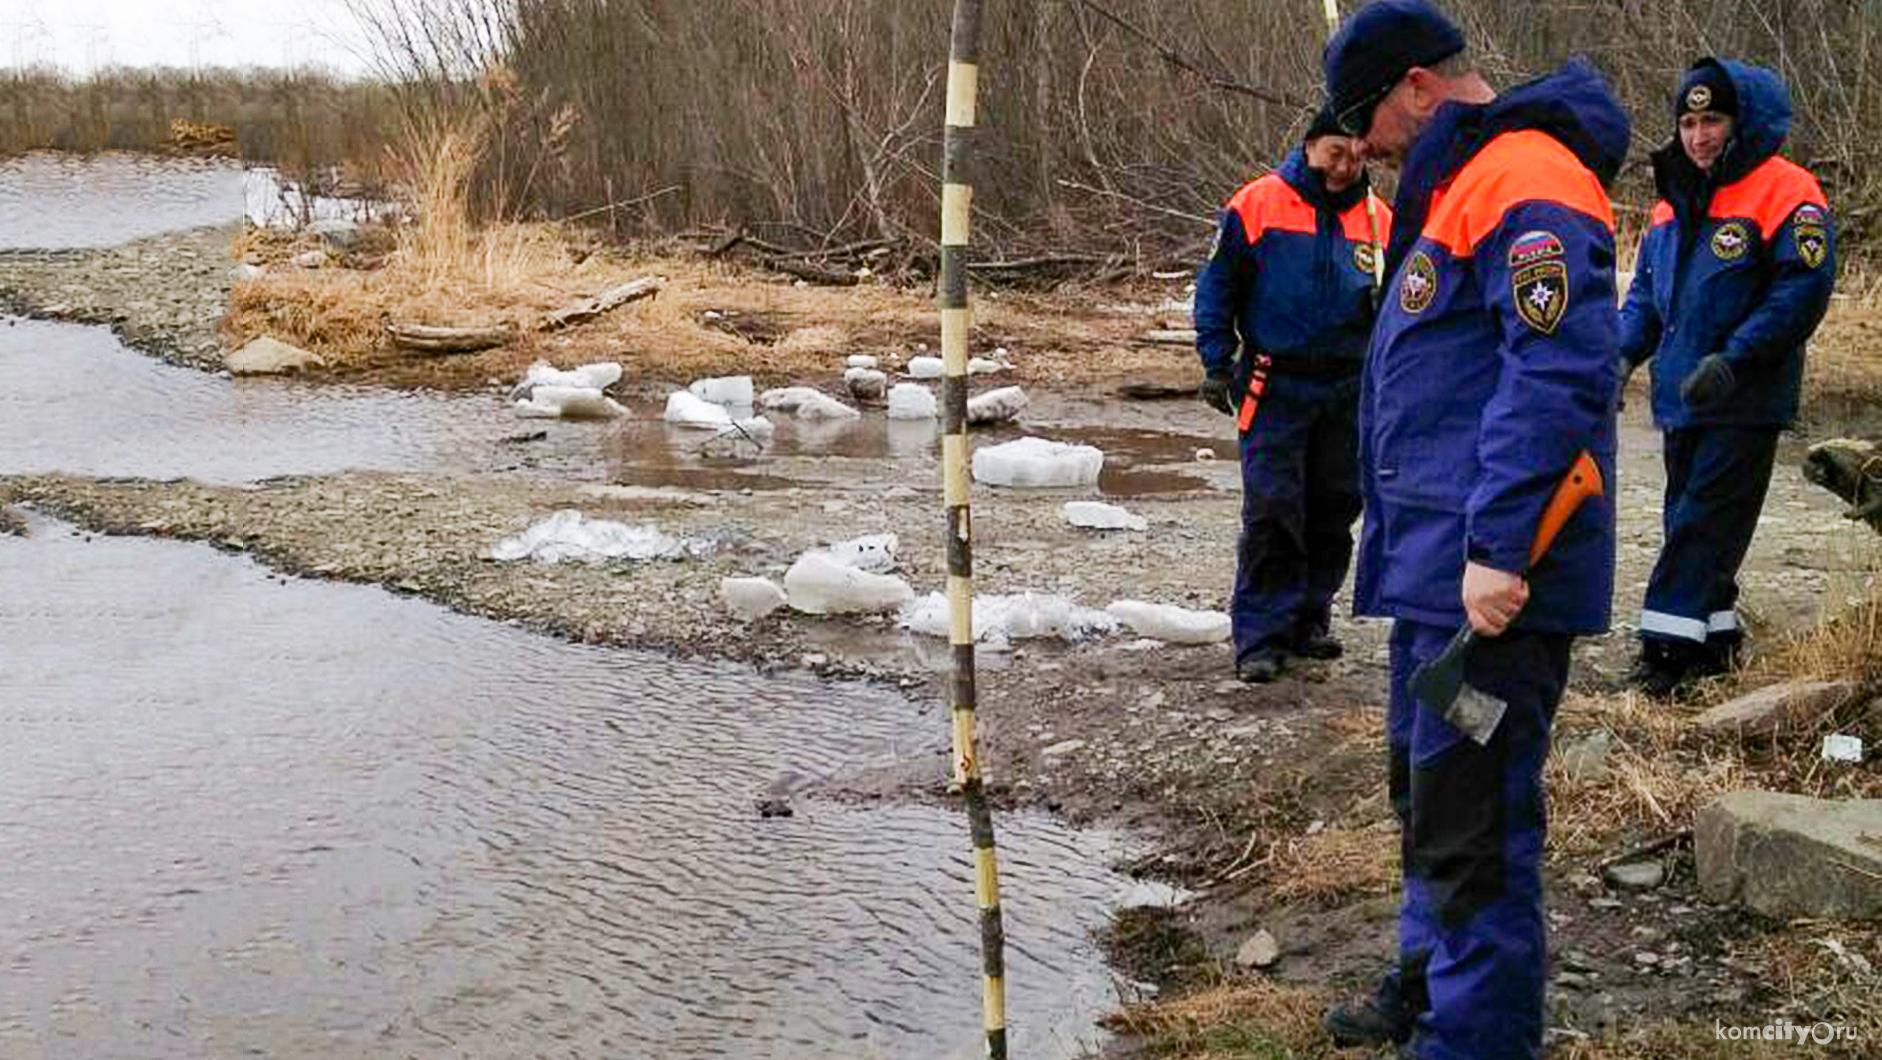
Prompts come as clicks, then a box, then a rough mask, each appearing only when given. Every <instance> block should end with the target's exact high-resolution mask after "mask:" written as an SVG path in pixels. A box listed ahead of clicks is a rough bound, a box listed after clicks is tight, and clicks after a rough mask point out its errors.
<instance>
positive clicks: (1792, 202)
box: [1707, 155, 1829, 240]
mask: <svg viewBox="0 0 1882 1060" xmlns="http://www.w3.org/2000/svg"><path fill="white" fill-rule="evenodd" d="M1805 203H1809V204H1810V205H1812V206H1822V207H1825V208H1827V207H1828V206H1829V203H1828V202H1827V201H1826V200H1825V199H1824V198H1823V189H1822V188H1821V187H1819V186H1818V185H1817V178H1815V177H1813V176H1811V175H1810V171H1809V170H1807V169H1805V168H1804V167H1802V166H1800V165H1798V164H1797V163H1795V162H1792V161H1791V160H1790V159H1787V158H1780V157H1778V156H1777V155H1772V156H1771V157H1770V158H1767V159H1765V160H1764V162H1763V164H1762V165H1760V166H1758V168H1756V169H1754V170H1752V171H1751V172H1750V173H1747V174H1745V178H1744V179H1743V180H1740V181H1739V182H1738V183H1736V184H1730V185H1727V186H1725V187H1723V188H1720V189H1719V190H1718V191H1717V192H1716V193H1714V194H1713V196H1712V208H1711V209H1710V210H1708V211H1707V212H1708V213H1709V214H1710V215H1711V216H1712V217H1716V218H1724V217H1743V218H1746V219H1748V220H1750V221H1752V222H1753V223H1755V224H1756V225H1757V226H1758V228H1759V229H1760V230H1762V231H1763V233H1764V238H1765V239H1767V240H1769V239H1770V238H1771V237H1772V236H1774V235H1776V234H1777V230H1778V229H1780V228H1782V227H1784V222H1785V221H1788V220H1790V215H1791V214H1792V212H1794V211H1795V210H1796V209H1797V208H1798V207H1799V206H1802V205H1804V204H1805Z"/></svg>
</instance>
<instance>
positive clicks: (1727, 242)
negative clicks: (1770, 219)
mask: <svg viewBox="0 0 1882 1060" xmlns="http://www.w3.org/2000/svg"><path fill="white" fill-rule="evenodd" d="M1750 249H1751V230H1750V229H1748V228H1746V227H1745V222H1743V221H1727V222H1725V223H1724V224H1722V225H1720V226H1719V230H1718V231H1716V232H1714V233H1712V253H1713V254H1715V255H1717V256H1718V259H1719V260H1720V261H1735V260H1737V259H1738V258H1742V257H1744V256H1745V251H1747V250H1750Z"/></svg>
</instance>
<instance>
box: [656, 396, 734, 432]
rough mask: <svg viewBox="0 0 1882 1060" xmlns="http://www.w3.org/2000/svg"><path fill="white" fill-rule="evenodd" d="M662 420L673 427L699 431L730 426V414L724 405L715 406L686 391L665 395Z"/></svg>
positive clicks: (723, 428) (722, 428)
mask: <svg viewBox="0 0 1882 1060" xmlns="http://www.w3.org/2000/svg"><path fill="white" fill-rule="evenodd" d="M664 418H665V419H666V421H667V422H668V423H671V424H672V425H673V426H675V427H691V428H696V429H700V430H725V429H727V428H729V427H731V426H732V414H731V413H730V412H728V411H726V408H725V406H724V405H715V404H713V403H712V402H710V401H706V400H704V399H703V398H701V397H699V395H697V394H694V393H692V392H691V391H687V390H675V391H674V392H673V393H671V394H668V395H667V410H666V413H665V416H664Z"/></svg>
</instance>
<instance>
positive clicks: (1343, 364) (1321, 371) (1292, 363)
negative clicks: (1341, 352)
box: [1257, 354, 1359, 379]
mask: <svg viewBox="0 0 1882 1060" xmlns="http://www.w3.org/2000/svg"><path fill="white" fill-rule="evenodd" d="M1267 361H1268V363H1267V364H1266V365H1263V366H1262V370H1263V371H1266V372H1267V373H1268V374H1269V375H1292V376H1299V377H1301V378H1303V379H1345V378H1348V377H1351V376H1355V375H1358V374H1359V362H1358V361H1352V360H1347V359H1345V358H1340V357H1277V356H1275V355H1273V354H1269V355H1268V358H1267ZM1257 363H1259V362H1257Z"/></svg>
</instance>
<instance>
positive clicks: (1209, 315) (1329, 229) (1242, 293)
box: [1195, 147, 1392, 380]
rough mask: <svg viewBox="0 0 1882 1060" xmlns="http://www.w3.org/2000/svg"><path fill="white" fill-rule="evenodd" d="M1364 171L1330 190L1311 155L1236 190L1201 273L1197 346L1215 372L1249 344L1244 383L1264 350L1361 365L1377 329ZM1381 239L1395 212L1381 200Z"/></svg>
mask: <svg viewBox="0 0 1882 1060" xmlns="http://www.w3.org/2000/svg"><path fill="white" fill-rule="evenodd" d="M1367 189H1368V185H1367V182H1366V178H1365V176H1364V174H1363V173H1362V174H1361V176H1360V178H1359V180H1357V181H1355V182H1354V183H1353V184H1352V185H1351V186H1350V187H1347V188H1345V189H1344V190H1342V191H1340V192H1338V193H1333V192H1329V191H1328V190H1327V188H1326V184H1325V182H1324V181H1322V179H1321V174H1320V172H1319V171H1318V170H1315V169H1311V168H1309V167H1308V165H1307V158H1306V153H1305V152H1304V151H1303V150H1302V149H1300V148H1298V147H1297V148H1295V149H1294V150H1293V152H1292V153H1290V154H1289V155H1288V156H1287V160H1286V161H1285V162H1283V163H1282V164H1281V168H1280V169H1279V170H1277V171H1275V172H1273V173H1270V174H1268V175H1267V176H1265V177H1262V178H1260V179H1258V180H1255V181H1252V182H1250V183H1248V184H1246V185H1244V186H1243V187H1242V189H1241V190H1240V191H1238V192H1236V193H1235V196H1234V197H1233V198H1231V199H1230V200H1229V202H1228V206H1227V207H1225V208H1224V209H1223V211H1222V221H1221V225H1220V227H1219V228H1218V229H1217V232H1216V245H1215V250H1214V252H1213V253H1211V254H1210V256H1209V263H1208V264H1207V265H1206V266H1204V267H1203V270H1202V275H1201V276H1199V277H1197V280H1196V310H1195V317H1196V351H1197V353H1199V354H1200V355H1201V356H1202V363H1203V367H1204V368H1205V369H1206V370H1209V371H1216V370H1221V369H1227V368H1229V367H1230V366H1231V365H1232V364H1234V362H1235V351H1236V349H1237V347H1238V346H1239V347H1240V348H1242V350H1243V360H1242V363H1241V365H1239V366H1238V368H1237V372H1236V375H1237V378H1238V379H1241V380H1246V379H1247V377H1248V373H1249V368H1250V364H1249V361H1250V359H1251V358H1252V357H1253V356H1254V355H1255V354H1257V353H1263V354H1268V355H1269V356H1271V357H1274V358H1276V359H1277V360H1278V359H1283V358H1285V359H1290V360H1323V359H1330V360H1343V361H1350V362H1352V363H1353V364H1354V365H1357V364H1358V363H1359V361H1360V358H1361V357H1362V356H1363V355H1364V354H1365V352H1366V335H1367V332H1368V331H1369V330H1370V329H1371V327H1372V277H1373V259H1372V255H1373V246H1372V221H1371V220H1370V219H1369V218H1368V216H1367V213H1366V195H1367ZM1377 209H1378V224H1379V240H1380V242H1381V244H1383V242H1384V240H1385V239H1386V238H1387V237H1388V235H1389V234H1390V231H1391V223H1392V216H1391V211H1390V210H1389V209H1388V208H1387V207H1386V205H1385V204H1384V203H1378V204H1377Z"/></svg>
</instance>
